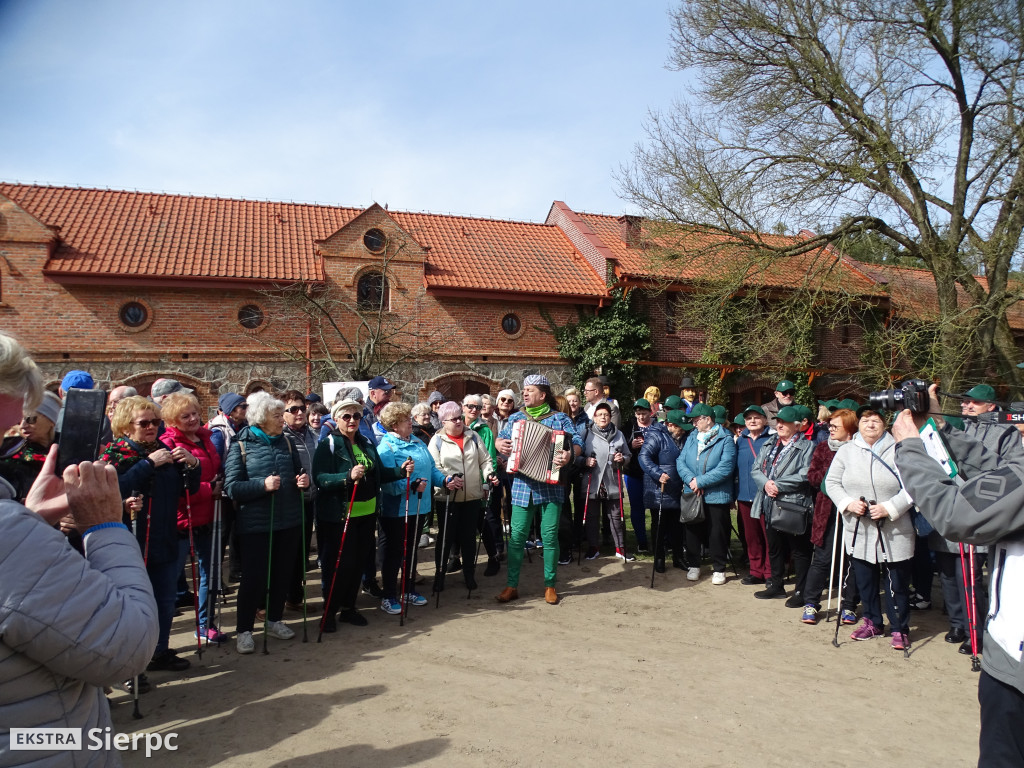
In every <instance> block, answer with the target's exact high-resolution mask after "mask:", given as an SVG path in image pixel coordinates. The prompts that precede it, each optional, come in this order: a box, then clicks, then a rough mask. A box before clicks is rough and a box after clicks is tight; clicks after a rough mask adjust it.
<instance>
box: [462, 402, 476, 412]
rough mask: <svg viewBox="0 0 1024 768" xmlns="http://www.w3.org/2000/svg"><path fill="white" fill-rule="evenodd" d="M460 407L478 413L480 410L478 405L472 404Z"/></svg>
mask: <svg viewBox="0 0 1024 768" xmlns="http://www.w3.org/2000/svg"><path fill="white" fill-rule="evenodd" d="M462 407H463V408H465V409H466V410H467V411H479V410H480V406H479V405H472V404H469V403H467V404H466V405H464V406H462Z"/></svg>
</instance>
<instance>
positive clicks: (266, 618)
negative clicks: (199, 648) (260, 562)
mask: <svg viewBox="0 0 1024 768" xmlns="http://www.w3.org/2000/svg"><path fill="white" fill-rule="evenodd" d="M274 496H275V493H274V491H271V492H270V532H269V533H268V534H267V594H266V597H265V598H264V605H263V655H267V654H269V653H270V651H268V650H267V630H268V629H269V628H270V563H271V556H272V555H273V553H274Z"/></svg>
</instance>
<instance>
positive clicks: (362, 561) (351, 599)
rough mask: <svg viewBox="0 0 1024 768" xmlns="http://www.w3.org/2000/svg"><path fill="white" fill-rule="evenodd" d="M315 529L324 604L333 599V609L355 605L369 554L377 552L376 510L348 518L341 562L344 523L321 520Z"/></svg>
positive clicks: (331, 605) (329, 608) (331, 602)
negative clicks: (375, 539) (336, 573)
mask: <svg viewBox="0 0 1024 768" xmlns="http://www.w3.org/2000/svg"><path fill="white" fill-rule="evenodd" d="M316 529H317V547H318V548H319V554H320V574H321V577H322V582H321V587H322V589H323V596H324V603H325V605H326V603H327V601H328V600H330V605H329V606H326V607H327V609H328V610H330V611H336V610H338V608H355V605H356V598H357V597H358V596H359V583H360V581H361V580H362V575H363V569H364V567H365V565H366V553H367V552H369V553H370V555H371V556H373V555H374V544H373V534H374V532H375V531H376V529H377V513H376V512H375V513H373V514H372V515H362V516H360V517H353V518H350V519H349V521H348V532H347V533H345V547H344V549H342V551H341V560H340V562H339V560H338V549H339V547H340V545H341V539H342V532H343V531H344V525H343V524H342V523H325V522H323V521H320V520H318V521H317V527H316ZM335 564H338V576H337V578H335V576H334V573H335V571H334V566H335ZM332 582H333V584H334V591H333V593H332V592H331V584H332ZM328 596H330V597H328Z"/></svg>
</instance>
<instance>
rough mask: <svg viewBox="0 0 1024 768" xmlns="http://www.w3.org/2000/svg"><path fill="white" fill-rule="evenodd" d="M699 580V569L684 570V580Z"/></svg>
mask: <svg viewBox="0 0 1024 768" xmlns="http://www.w3.org/2000/svg"><path fill="white" fill-rule="evenodd" d="M699 578H700V568H687V569H686V580H687V581H697V580H698V579H699Z"/></svg>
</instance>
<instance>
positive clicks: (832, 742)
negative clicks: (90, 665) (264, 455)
mask: <svg viewBox="0 0 1024 768" xmlns="http://www.w3.org/2000/svg"><path fill="white" fill-rule="evenodd" d="M432 552H433V550H432V549H425V550H420V553H421V559H422V560H424V561H429V562H422V564H421V565H420V567H419V571H420V573H421V574H423V575H424V576H429V575H432V565H431V564H432ZM423 555H426V556H425V557H422V556H423ZM650 575H651V564H650V560H647V562H643V561H638V562H637V563H631V564H622V563H620V562H618V561H616V560H614V558H611V557H602V558H599V559H597V560H595V561H593V562H587V563H585V565H584V566H583V567H582V568H581V567H580V566H578V565H576V564H573V565H571V566H566V567H563V568H560V569H559V584H560V589H559V592H560V593H561V594H562V596H563V600H562V602H561V604H560V605H557V606H549V605H546V604H545V603H544V601H543V598H542V595H543V578H542V567H541V563H540V558H539V557H538V556H536V555H535V556H534V558H533V563H532V564H529V563H524V566H523V579H522V583H521V585H520V594H521V595H522V597H521V598H520V600H519V601H517V602H515V603H512V604H509V605H507V606H502V605H499V604H498V603H496V602H495V601H494V595H496V594H497V593H498V592H499V591H500V590H501V588H502V587H503V586H504V581H505V573H504V568H502V571H501V573H500V574H499V575H498V576H496V577H493V578H486V579H485V578H482V577H479V581H480V583H481V589H480V590H479V591H478V592H475V593H474V594H473V596H472V598H470V599H467V596H466V591H465V589H464V588H463V587H462V579H461V575H459V574H453V575H452V576H450V577H449V584H450V587H449V589H448V590H447V591H445V592H444V593H443V595H442V599H441V606H440V608H435V607H434V602H433V600H432V601H431V603H430V605H429V606H427V607H425V608H411V609H410V615H409V617H408V619H407V620H406V624H405V626H404V627H400V626H399V619H398V617H397V616H394V617H392V616H388V615H386V614H384V613H383V612H381V611H380V610H379V608H378V607H377V604H376V601H374V600H372V598H370V597H368V596H361V597H360V601H361V604H360V608H361V609H362V611H363V613H364V615H365V616H366V617H367V618H368V619H369V622H370V623H369V626H367V627H362V628H356V627H351V626H349V625H340V626H339V630H338V632H337V634H333V635H324V638H323V642H322V643H320V644H318V643H317V642H316V625H315V623H314V621H312V620H311V621H310V622H309V627H308V630H309V642H308V643H303V642H302V620H301V615H296V614H293V613H286V616H285V620H286V622H287V623H288V624H289V625H290V626H292V628H294V629H295V630H296V632H297V636H296V638H295V639H294V640H291V641H280V640H275V639H271V640H270V645H269V650H270V653H269V655H266V656H264V655H262V654H261V653H260V649H261V647H262V634H260V633H257V635H256V638H257V652H256V653H255V654H253V655H251V656H240V655H238V654H237V653H236V652H235V643H234V639H233V638H232V640H231V642H229V643H226V644H225V645H224V646H222V647H220V648H216V647H210V648H208V649H207V650H205V651H204V653H203V655H202V659H201V660H200V659H198V658H197V657H196V655H195V652H194V645H191V644H192V643H194V640H193V639H192V635H191V631H192V627H191V626H190V622H191V621H193V619H192V617H191V615H189V614H186V615H183V616H182V617H180V618H178V619H176V620H175V628H174V631H175V634H174V636H173V637H172V647H174V648H176V649H178V650H179V652H181V653H182V654H185V655H186V657H187V658H189V659H191V660H192V667H191V669H190V670H188V671H187V672H185V673H182V674H173V673H150V679H151V681H152V682H153V683H154V688H153V690H152V691H151V692H150V693H148V694H145V695H144V696H142V701H141V709H142V712H143V719H141V720H134V719H132V705H131V700H130V698H129V697H128V696H127V694H124V693H121V692H120V691H117V692H115V693H114V694H112V696H111V701H112V710H113V717H114V723H115V726H116V727H117V728H118V729H120V730H122V731H124V732H135V731H140V732H163V733H170V732H174V733H177V734H178V738H177V744H178V747H179V748H178V750H177V751H176V752H162V753H157V754H154V755H153V757H151V758H149V759H146V757H145V756H144V755H143V754H142V753H131V752H128V753H125V754H124V756H123V759H124V762H125V764H126V765H129V766H131V765H143V764H145V765H147V766H154V767H155V766H162V765H165V766H183V765H201V766H204V767H205V766H214V765H224V766H235V765H238V766H242V765H245V766H310V767H312V766H345V767H346V768H349V767H351V766H372V767H373V768H388V767H389V766H406V765H425V766H434V765H436V766H441V765H444V766H521V765H522V766H525V765H533V764H536V763H538V762H544V763H548V764H551V765H574V766H598V765H600V766H608V765H613V764H615V763H624V764H628V765H630V766H666V765H673V764H686V765H691V766H740V765H742V766H794V765H822V766H832V765H835V766H852V765H856V764H869V765H876V766H881V765H886V766H897V765H898V766H925V765H942V766H968V765H974V764H975V763H976V761H977V737H978V709H977V698H976V691H977V679H978V676H977V675H976V674H975V673H972V672H971V670H970V661H969V659H968V658H967V657H965V656H962V655H960V654H958V653H957V652H956V647H955V646H952V645H949V644H947V643H945V642H943V639H942V636H943V634H944V633H945V631H946V629H947V626H946V622H945V619H944V617H943V616H942V615H941V613H940V610H939V609H938V608H937V607H936V608H933V609H931V610H928V611H921V612H915V613H914V614H913V617H912V619H913V622H912V627H911V632H912V639H913V641H914V645H913V652H912V654H911V656H910V659H909V660H907V659H904V657H903V654H902V653H901V652H897V651H893V650H892V649H891V648H890V647H889V640H888V638H886V639H884V640H883V639H881V638H880V639H876V640H871V641H867V642H854V641H852V640H850V639H849V634H850V628H847V627H843V628H841V630H840V642H841V647H840V648H838V649H837V648H834V647H833V646H832V645H831V638H832V635H833V631H834V626H835V625H834V623H828V624H825V623H820V624H818V625H817V626H813V627H812V626H806V625H804V624H801V623H800V622H799V611H798V610H796V609H790V608H785V607H784V606H783V604H782V601H780V600H755V599H754V598H753V597H752V593H753V592H754V591H755V589H758V588H757V587H746V586H743V585H741V584H740V583H739V579H738V578H736V577H735V576H734V575H733V574H732V573H730V574H729V581H728V583H727V584H726V585H725V586H717V587H716V586H713V585H712V584H711V580H710V572H709V570H708V569H707V568H705V571H704V573H703V577H702V579H701V580H700V581H699V582H695V583H690V582H687V581H686V579H685V572H683V571H679V570H674V569H671V568H670V569H669V572H668V573H667V574H665V575H659V576H658V579H657V582H656V587H655V589H653V590H652V589H650V588H649V586H648V585H649V582H650ZM310 576H311V580H310V587H309V594H310V596H311V599H310V607H311V615H312V613H313V612H315V610H316V609H317V608H318V607H319V605H320V599H319V591H320V590H319V586H318V584H319V582H318V575H317V574H310ZM423 588H424V589H425V590H427V591H429V579H428V581H427V583H426V584H425V585H424V586H423ZM935 594H936V595H939V594H940V591H939V589H938V587H937V585H936V589H935ZM313 595H316V599H313ZM222 626H223V627H224V628H225V629H233V627H234V613H233V602H232V603H230V604H229V609H228V610H226V611H225V614H224V620H223V622H222ZM190 648H191V649H192V650H190Z"/></svg>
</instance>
